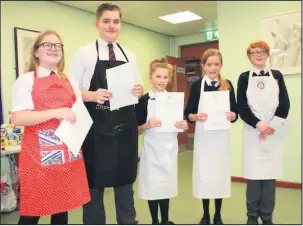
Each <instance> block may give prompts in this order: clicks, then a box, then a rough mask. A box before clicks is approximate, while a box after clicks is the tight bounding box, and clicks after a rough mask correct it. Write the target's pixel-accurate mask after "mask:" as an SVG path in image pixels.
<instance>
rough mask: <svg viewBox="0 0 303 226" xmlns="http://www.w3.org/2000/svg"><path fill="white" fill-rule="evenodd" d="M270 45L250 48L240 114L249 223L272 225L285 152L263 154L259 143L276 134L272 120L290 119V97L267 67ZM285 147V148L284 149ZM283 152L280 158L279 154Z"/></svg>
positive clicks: (242, 77)
mask: <svg viewBox="0 0 303 226" xmlns="http://www.w3.org/2000/svg"><path fill="white" fill-rule="evenodd" d="M269 54H270V49H269V46H268V44H267V43H265V42H263V41H256V42H253V43H251V44H250V45H249V47H248V48H247V56H248V58H249V60H250V61H251V63H252V65H253V67H252V69H251V70H250V71H246V72H243V73H242V74H241V75H240V77H239V81H238V92H237V100H238V111H239V115H240V117H241V118H242V120H243V121H244V122H245V123H244V176H245V178H246V179H247V191H246V206H247V216H248V220H247V224H258V218H259V217H261V219H262V221H263V223H264V224H273V222H272V214H273V211H274V206H275V187H276V179H278V178H281V177H282V172H283V170H282V163H283V161H282V160H283V156H282V153H283V151H282V150H277V149H274V150H269V151H267V150H266V151H264V150H263V149H262V148H261V146H260V141H261V140H264V139H266V137H267V136H270V135H272V134H273V133H274V129H273V128H272V127H271V126H270V122H271V120H272V118H273V117H275V116H277V117H280V118H284V119H285V118H287V115H288V112H289V105H290V104H289V98H288V94H287V89H286V86H285V83H284V80H283V75H282V74H281V72H280V71H278V70H271V69H269V68H267V67H266V65H265V64H266V61H267V59H268V56H269ZM281 148H283V147H281ZM277 153H281V155H279V154H277Z"/></svg>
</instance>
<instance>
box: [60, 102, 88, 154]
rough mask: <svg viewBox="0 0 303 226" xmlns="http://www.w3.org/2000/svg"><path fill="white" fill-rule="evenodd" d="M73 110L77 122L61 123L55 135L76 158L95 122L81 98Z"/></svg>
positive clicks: (64, 121)
mask: <svg viewBox="0 0 303 226" xmlns="http://www.w3.org/2000/svg"><path fill="white" fill-rule="evenodd" d="M71 109H72V111H73V112H74V113H75V115H76V118H77V120H76V122H75V123H73V124H71V123H69V122H68V121H66V120H63V121H61V124H60V126H59V127H58V128H57V130H56V131H55V135H56V136H57V137H59V138H60V139H61V140H62V141H63V142H64V143H65V144H66V146H67V147H68V148H69V149H70V151H71V152H72V153H73V154H74V155H75V156H77V155H78V153H79V152H80V149H81V146H82V144H83V141H84V139H85V137H86V135H87V133H88V131H89V129H90V127H91V125H92V124H93V120H92V119H91V117H90V115H89V113H88V111H87V109H86V107H85V106H84V104H83V102H82V99H81V98H80V99H78V100H77V101H76V102H75V104H74V105H73V107H72V108H71Z"/></svg>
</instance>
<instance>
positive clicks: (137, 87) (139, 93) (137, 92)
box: [132, 84, 143, 97]
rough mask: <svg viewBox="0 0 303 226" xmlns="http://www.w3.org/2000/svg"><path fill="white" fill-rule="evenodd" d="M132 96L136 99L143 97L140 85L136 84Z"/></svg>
mask: <svg viewBox="0 0 303 226" xmlns="http://www.w3.org/2000/svg"><path fill="white" fill-rule="evenodd" d="M132 94H133V95H134V96H137V97H141V96H142V95H143V86H142V85H141V84H136V85H134V86H133V88H132Z"/></svg>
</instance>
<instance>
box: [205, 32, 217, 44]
mask: <svg viewBox="0 0 303 226" xmlns="http://www.w3.org/2000/svg"><path fill="white" fill-rule="evenodd" d="M204 38H205V40H207V41H212V40H218V39H219V31H218V30H213V31H206V32H204Z"/></svg>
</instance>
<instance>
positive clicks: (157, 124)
mask: <svg viewBox="0 0 303 226" xmlns="http://www.w3.org/2000/svg"><path fill="white" fill-rule="evenodd" d="M160 126H161V121H160V120H158V119H149V120H148V121H147V122H146V127H147V129H151V128H154V127H160Z"/></svg>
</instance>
